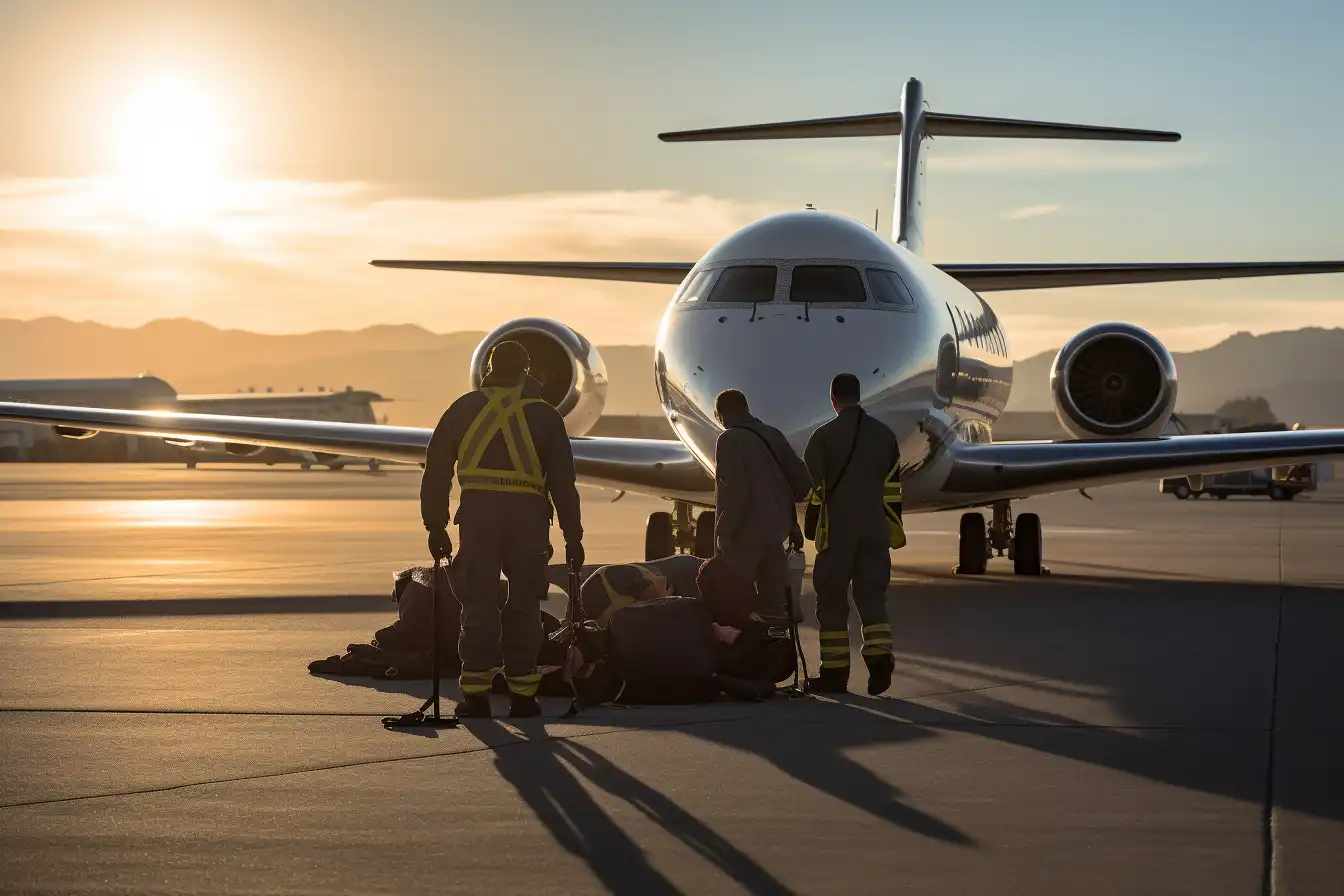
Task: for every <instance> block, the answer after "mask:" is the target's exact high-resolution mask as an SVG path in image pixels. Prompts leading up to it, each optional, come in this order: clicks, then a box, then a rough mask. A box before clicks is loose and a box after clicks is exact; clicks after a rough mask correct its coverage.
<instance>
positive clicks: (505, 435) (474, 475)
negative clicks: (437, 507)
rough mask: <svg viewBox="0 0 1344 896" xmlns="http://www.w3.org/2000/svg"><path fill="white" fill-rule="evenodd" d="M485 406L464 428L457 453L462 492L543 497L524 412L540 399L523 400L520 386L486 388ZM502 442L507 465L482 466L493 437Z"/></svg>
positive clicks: (540, 470)
mask: <svg viewBox="0 0 1344 896" xmlns="http://www.w3.org/2000/svg"><path fill="white" fill-rule="evenodd" d="M481 391H482V392H484V393H485V396H486V399H487V400H486V403H485V407H484V408H482V409H481V412H480V413H479V414H477V415H476V419H474V420H472V421H471V425H470V426H468V427H467V432H466V435H464V436H463V437H462V444H461V445H459V446H458V451H457V479H458V482H460V483H461V484H462V490H463V491H464V492H467V491H490V492H519V493H522V494H529V495H541V496H542V497H545V496H546V471H545V470H544V469H543V468H542V466H541V458H540V457H538V456H537V447H536V445H534V444H533V443H532V432H531V430H529V429H528V428H527V417H526V416H525V415H524V414H523V409H524V408H525V407H527V406H528V405H529V404H533V403H534V402H538V401H541V399H540V398H524V397H523V386H522V385H521V384H520V385H517V386H487V387H486V388H484V389H482V390H481ZM497 437H498V438H501V439H503V440H504V447H505V448H506V449H507V450H508V456H509V466H508V468H506V469H502V470H500V469H492V468H489V467H485V466H483V463H484V459H485V453H486V451H487V449H489V447H490V445H491V443H493V442H494V441H495V439H496V438H497Z"/></svg>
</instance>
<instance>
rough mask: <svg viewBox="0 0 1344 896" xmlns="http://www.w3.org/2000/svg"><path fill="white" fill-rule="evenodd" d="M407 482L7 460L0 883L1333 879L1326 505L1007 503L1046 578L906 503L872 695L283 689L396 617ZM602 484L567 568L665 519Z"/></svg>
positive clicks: (1335, 840)
mask: <svg viewBox="0 0 1344 896" xmlns="http://www.w3.org/2000/svg"><path fill="white" fill-rule="evenodd" d="M417 472H418V471H415V470H413V469H389V470H385V471H382V472H379V473H375V474H370V473H367V472H363V471H349V472H341V473H331V472H327V471H316V470H315V471H310V472H301V471H298V470H295V469H284V468H275V469H268V468H264V467H250V466H232V467H205V468H202V469H198V470H194V471H188V470H184V469H180V468H177V469H173V468H166V467H149V466H125V467H118V466H73V465H69V466H67V465H51V466H38V465H15V464H10V465H0V760H3V761H0V847H2V852H0V891H4V892H74V891H79V892H98V893H149V892H154V893H161V892H162V893H167V892H230V893H231V892H261V891H265V892H290V893H292V892H314V893H317V892H322V893H329V892H343V891H350V892H368V893H443V892H463V893H478V892H491V893H537V892H550V891H560V892H565V893H590V892H619V893H626V892H633V893H675V892H694V893H731V892H751V893H779V894H783V893H828V892H838V891H843V892H846V893H892V892H919V893H964V892H968V891H972V890H974V891H980V892H994V893H1043V892H1060V893H1066V892H1067V893H1075V892H1079V891H1086V892H1088V893H1089V894H1090V896H1096V894H1103V893H1145V894H1151V893H1189V892H1202V893H1221V894H1236V893H1248V894H1250V893H1265V892H1274V893H1339V892H1344V774H1341V772H1340V770H1339V761H1338V757H1339V756H1340V755H1342V751H1344V724H1341V721H1340V720H1341V712H1340V710H1341V709H1344V687H1341V685H1344V671H1342V667H1341V664H1340V663H1339V662H1338V660H1337V657H1338V656H1339V655H1340V650H1339V647H1338V645H1339V643H1340V641H1341V636H1344V592H1341V590H1340V589H1339V586H1340V582H1341V580H1344V488H1341V487H1337V486H1324V487H1323V488H1322V490H1321V491H1319V492H1317V493H1314V494H1312V495H1310V496H1309V497H1305V498H1302V499H1299V500H1298V501H1295V502H1292V503H1273V502H1270V501H1268V500H1265V499H1232V500H1228V501H1212V500H1209V499H1204V500H1200V501H1185V502H1181V501H1177V500H1175V499H1174V498H1171V497H1170V496H1164V495H1159V494H1158V493H1157V488H1156V485H1155V484H1154V483H1142V484H1137V485H1133V486H1123V487H1114V488H1106V489H1098V490H1096V491H1095V492H1093V496H1094V497H1095V499H1096V500H1095V501H1088V500H1086V499H1085V498H1083V497H1082V496H1080V495H1078V494H1076V493H1071V494H1066V495H1059V496H1054V497H1050V498H1044V499H1036V500H1032V501H1028V502H1023V503H1021V504H1019V505H1018V508H1017V509H1018V510H1019V511H1025V510H1031V511H1035V512H1037V513H1039V514H1041V516H1042V519H1043V520H1044V523H1045V532H1046V553H1047V558H1048V559H1047V562H1048V563H1049V565H1050V566H1051V568H1052V571H1053V575H1051V576H1049V577H1045V578H1042V579H1033V580H1024V579H1017V578H1015V577H1013V576H1012V575H1011V572H1010V568H1009V566H1008V562H1007V561H1006V560H996V561H993V562H992V563H991V567H990V568H991V572H990V574H989V575H988V576H985V577H983V578H976V579H970V578H959V577H955V576H952V575H951V574H950V569H951V567H952V565H953V563H954V562H955V560H954V558H955V552H956V528H957V515H956V514H936V515H927V516H924V515H921V516H911V517H909V518H908V520H907V522H908V526H909V529H910V544H909V546H908V547H907V548H905V549H903V550H902V551H899V552H897V553H896V554H895V555H894V558H895V560H896V564H897V569H896V576H895V581H894V583H893V587H892V589H891V591H890V602H891V609H892V619H893V627H894V629H895V638H896V645H897V651H898V657H899V667H898V674H897V676H896V680H895V683H894V684H893V686H892V689H891V691H890V692H888V694H886V695H885V696H884V697H883V698H881V699H870V698H868V697H866V696H859V695H852V696H849V697H845V698H843V699H839V700H831V699H822V698H811V699H806V700H798V701H771V702H767V703H762V704H741V703H732V702H722V703H718V704H714V705H710V706H692V707H658V708H636V709H607V708H602V709H596V710H592V711H590V712H587V713H585V714H583V715H582V716H580V717H579V718H577V719H572V720H566V721H563V722H561V721H560V720H558V719H543V720H537V721H535V722H533V721H528V722H527V723H522V724H513V723H510V722H508V721H507V720H502V719H501V720H495V721H489V722H479V723H471V724H470V725H468V726H465V727H463V728H462V729H459V730H455V731H441V732H437V733H433V732H426V731H421V732H418V733H415V732H405V733H393V732H387V731H384V730H383V729H382V728H381V727H380V726H379V724H378V721H377V717H378V716H380V715H386V714H400V713H402V712H406V711H409V710H410V709H413V708H414V707H415V706H416V705H417V704H418V698H419V697H420V696H421V695H423V694H424V693H426V692H427V684H426V683H419V682H412V683H397V682H383V683H376V682H372V681H369V680H362V679H353V680H334V679H326V678H319V677H314V676H310V675H309V674H308V673H307V670H306V668H305V667H306V664H307V662H308V661H309V660H311V659H315V658H319V657H324V656H327V655H328V654H332V653H340V652H342V651H343V650H344V648H345V645H346V644H347V643H350V642H359V641H367V640H368V639H369V637H371V635H372V633H373V631H374V630H375V629H376V628H378V627H380V626H382V625H386V624H387V623H388V621H390V619H391V618H392V617H393V615H394V613H395V605H394V604H393V603H392V601H391V599H390V587H391V580H392V573H393V572H394V571H395V570H397V569H399V568H402V567H404V566H407V565H412V564H417V563H421V562H422V558H423V557H424V547H423V542H424V536H423V532H422V531H421V529H420V526H419V523H418V519H417V515H418V504H417V499H416V494H417V486H418V475H417ZM612 497H613V494H612V493H609V492H603V491H597V490H592V491H585V492H584V502H585V503H584V514H585V527H586V529H587V531H588V533H589V535H588V555H589V558H590V560H594V561H608V560H612V561H614V560H624V559H631V558H637V557H638V555H639V553H640V551H641V550H642V532H643V520H644V518H645V517H646V516H647V514H648V513H649V512H650V511H651V510H654V509H661V508H662V505H661V504H660V503H659V502H656V501H651V500H646V499H642V498H636V497H634V496H626V497H625V498H623V499H621V500H620V501H618V502H616V503H614V504H613V503H611V499H612ZM552 604H553V606H552V607H551V608H550V609H551V611H552V612H556V613H562V612H563V610H564V601H563V597H562V596H561V595H560V594H559V593H558V592H557V593H556V594H555V596H554V599H553V601H552ZM804 640H805V643H806V645H807V647H808V651H809V657H810V659H811V660H812V662H813V664H814V665H815V658H816V634H815V626H813V625H811V624H810V623H809V626H808V628H807V630H806V631H805V633H804ZM857 640H858V639H857V637H855V638H854V641H855V642H856V643H857ZM856 662H857V658H856ZM858 668H862V667H861V666H856V669H858ZM851 684H852V687H853V688H854V689H855V690H858V691H860V692H861V691H862V685H863V682H862V680H860V676H859V674H858V673H857V672H856V674H855V679H854V681H853V682H852V683H851ZM448 690H449V693H450V694H451V693H452V689H451V688H449V689H448ZM498 708H499V709H501V710H502V708H503V707H502V705H501V706H499V707H498ZM563 708H564V702H563V701H558V702H555V703H553V704H550V705H548V706H547V710H548V711H549V712H550V713H551V715H553V716H558V715H559V713H560V712H561V711H562V710H563Z"/></svg>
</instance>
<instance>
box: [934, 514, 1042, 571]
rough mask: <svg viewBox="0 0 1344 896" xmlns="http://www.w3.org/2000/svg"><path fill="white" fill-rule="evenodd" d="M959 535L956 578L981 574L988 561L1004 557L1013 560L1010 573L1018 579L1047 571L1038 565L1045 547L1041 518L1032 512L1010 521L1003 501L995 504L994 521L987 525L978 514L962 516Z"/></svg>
mask: <svg viewBox="0 0 1344 896" xmlns="http://www.w3.org/2000/svg"><path fill="white" fill-rule="evenodd" d="M959 534H960V538H959V542H958V547H957V568H956V570H955V572H956V573H957V574H958V575H963V576H978V575H984V573H985V570H986V568H987V567H988V565H989V559H990V558H991V557H995V556H998V557H1002V556H1003V555H1004V554H1007V555H1008V558H1009V559H1010V560H1012V561H1013V572H1015V573H1017V574H1018V575H1019V576H1039V575H1043V574H1048V573H1049V572H1050V570H1049V569H1047V568H1046V567H1045V564H1044V563H1043V562H1042V561H1043V559H1044V553H1045V551H1044V547H1045V545H1044V540H1043V539H1042V537H1041V518H1040V517H1038V516H1037V515H1036V514H1034V513H1021V514H1018V516H1017V520H1016V522H1014V520H1013V512H1012V507H1011V506H1010V505H1009V503H1008V502H1007V501H997V502H995V504H994V518H993V519H992V520H991V521H990V523H989V525H988V526H986V525H985V518H984V516H983V515H982V514H981V513H980V511H978V510H975V511H971V512H970V513H963V514H962V515H961V531H960V533H959Z"/></svg>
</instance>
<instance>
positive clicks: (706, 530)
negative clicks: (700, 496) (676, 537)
mask: <svg viewBox="0 0 1344 896" xmlns="http://www.w3.org/2000/svg"><path fill="white" fill-rule="evenodd" d="M714 519H715V517H714V511H712V510H706V511H704V512H703V513H701V514H700V515H699V516H698V517H696V518H695V556H697V557H699V558H701V559H702V560H708V559H709V558H710V557H713V556H714ZM653 559H657V558H653Z"/></svg>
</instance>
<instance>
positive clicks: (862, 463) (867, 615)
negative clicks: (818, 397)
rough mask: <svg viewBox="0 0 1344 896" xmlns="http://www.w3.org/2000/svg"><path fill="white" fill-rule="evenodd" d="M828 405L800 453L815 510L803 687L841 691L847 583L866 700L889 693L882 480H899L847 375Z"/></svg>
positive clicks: (880, 429) (891, 451) (845, 676)
mask: <svg viewBox="0 0 1344 896" xmlns="http://www.w3.org/2000/svg"><path fill="white" fill-rule="evenodd" d="M831 406H832V407H834V408H835V419H834V420H831V421H829V422H827V423H824V424H822V425H821V426H820V427H818V428H817V431H816V432H814V433H813V434H812V438H811V439H809V440H808V443H807V447H806V448H805V449H804V451H803V457H804V459H805V460H806V462H807V468H808V470H809V471H810V472H811V474H812V481H813V483H814V486H813V491H812V496H811V499H810V500H812V501H813V502H814V503H818V504H820V505H821V509H820V518H819V520H818V523H817V528H816V535H815V540H816V545H817V556H816V561H815V563H814V565H813V569H812V583H813V585H814V586H815V588H816V591H817V623H818V626H819V628H820V630H821V631H820V637H821V672H820V674H819V676H818V678H816V679H814V680H813V681H812V682H810V684H811V685H812V687H813V688H814V689H815V690H817V691H820V692H823V693H843V692H844V691H846V690H847V689H848V684H849V598H848V592H849V588H850V585H851V584H852V585H853V588H854V606H855V608H857V609H858V611H859V619H860V621H861V622H862V624H863V660H864V663H865V664H866V665H867V666H868V693H869V694H872V695H874V696H876V695H877V694H881V693H882V692H884V691H885V690H887V688H889V687H890V686H891V675H892V672H893V671H894V670H895V668H896V660H895V657H894V656H893V655H892V643H891V622H890V621H889V619H888V617H887V598H886V591H887V585H888V584H890V582H891V554H890V553H889V552H888V549H889V546H890V544H891V543H892V538H893V536H892V527H891V525H890V524H889V522H888V518H887V509H886V504H885V501H886V497H887V495H886V492H887V490H888V482H889V479H890V478H891V477H893V476H898V475H899V461H900V450H899V448H898V447H897V444H896V437H895V435H894V434H893V433H892V431H891V430H890V429H888V428H887V426H886V425H884V424H883V423H882V422H881V421H879V420H877V419H875V418H873V417H871V416H869V415H868V414H867V413H865V412H864V410H863V408H862V407H861V406H860V404H859V380H858V378H857V377H856V376H854V375H853V374H851V373H842V374H840V375H838V376H836V377H835V379H834V380H832V381H831ZM897 482H899V480H897ZM895 487H899V485H896V486H895Z"/></svg>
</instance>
